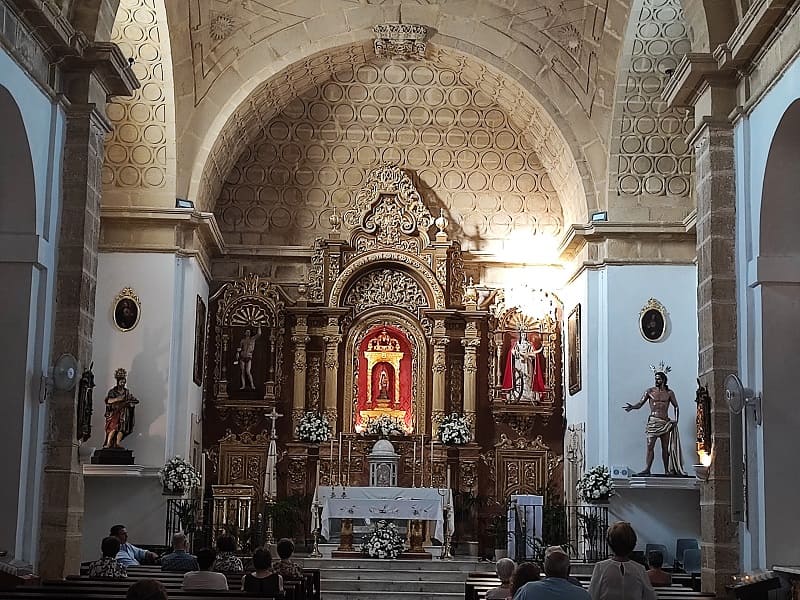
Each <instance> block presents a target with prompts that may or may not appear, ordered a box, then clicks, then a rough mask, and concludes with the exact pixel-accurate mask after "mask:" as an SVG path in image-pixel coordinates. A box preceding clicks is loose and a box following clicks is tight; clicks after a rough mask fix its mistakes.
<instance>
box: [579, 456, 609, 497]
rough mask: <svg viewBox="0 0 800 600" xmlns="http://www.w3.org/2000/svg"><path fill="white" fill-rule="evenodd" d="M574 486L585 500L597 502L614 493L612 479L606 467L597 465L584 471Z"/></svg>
mask: <svg viewBox="0 0 800 600" xmlns="http://www.w3.org/2000/svg"><path fill="white" fill-rule="evenodd" d="M575 488H576V489H577V490H578V493H579V494H580V495H581V498H583V499H584V500H585V501H586V502H598V501H601V500H607V499H608V497H609V496H611V495H612V494H613V493H614V481H613V480H612V479H611V473H610V472H609V471H608V467H606V466H604V465H598V466H596V467H594V468H592V469H589V470H588V471H587V472H586V473H584V474H583V476H582V477H581V478H580V479H578V483H576V484H575Z"/></svg>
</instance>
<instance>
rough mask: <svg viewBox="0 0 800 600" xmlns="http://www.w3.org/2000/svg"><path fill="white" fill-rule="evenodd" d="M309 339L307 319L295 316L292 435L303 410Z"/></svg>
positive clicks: (293, 334)
mask: <svg viewBox="0 0 800 600" xmlns="http://www.w3.org/2000/svg"><path fill="white" fill-rule="evenodd" d="M310 340H311V338H310V337H309V336H308V320H307V318H306V317H305V316H298V317H297V325H295V326H294V330H293V332H292V343H293V344H294V364H293V365H292V367H293V369H292V370H293V372H294V386H293V394H292V436H294V435H295V432H296V431H297V425H298V424H299V423H300V419H301V418H302V416H303V413H304V412H305V406H306V345H307V344H308V342H309V341H310Z"/></svg>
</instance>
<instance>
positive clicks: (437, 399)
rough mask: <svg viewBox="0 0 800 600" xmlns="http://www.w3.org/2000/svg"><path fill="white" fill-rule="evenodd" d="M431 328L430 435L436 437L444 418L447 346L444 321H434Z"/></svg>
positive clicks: (448, 340) (447, 339)
mask: <svg viewBox="0 0 800 600" xmlns="http://www.w3.org/2000/svg"><path fill="white" fill-rule="evenodd" d="M434 323H435V324H434V327H433V406H432V409H431V435H436V430H437V429H438V428H439V423H441V422H442V420H443V419H444V417H445V410H444V406H445V405H444V400H445V388H446V386H445V371H446V370H447V344H448V343H449V342H450V338H448V337H447V336H446V335H445V334H446V333H447V330H446V329H445V326H444V319H436V321H435V322H434Z"/></svg>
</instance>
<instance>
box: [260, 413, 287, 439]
mask: <svg viewBox="0 0 800 600" xmlns="http://www.w3.org/2000/svg"><path fill="white" fill-rule="evenodd" d="M264 416H265V417H267V418H268V419H271V420H272V431H271V432H270V434H269V437H270V439H271V440H275V439H278V436H277V435H276V434H275V421H277V420H278V419H279V418H280V417H282V416H283V415H282V414H280V413H279V412H278V411H277V410H275V407H274V406H273V407H272V412H268V413H264Z"/></svg>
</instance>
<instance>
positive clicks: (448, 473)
mask: <svg viewBox="0 0 800 600" xmlns="http://www.w3.org/2000/svg"><path fill="white" fill-rule="evenodd" d="M447 489H448V490H449V489H450V465H447Z"/></svg>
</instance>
